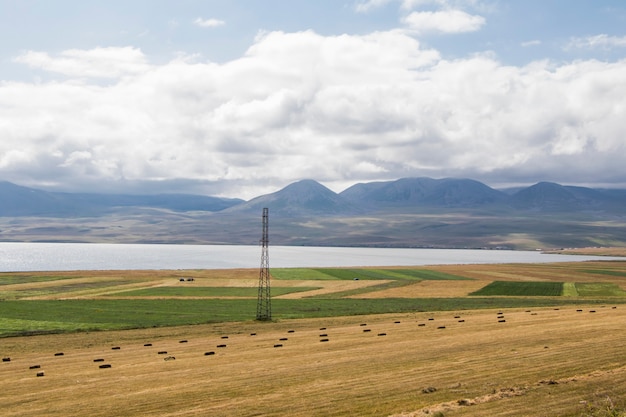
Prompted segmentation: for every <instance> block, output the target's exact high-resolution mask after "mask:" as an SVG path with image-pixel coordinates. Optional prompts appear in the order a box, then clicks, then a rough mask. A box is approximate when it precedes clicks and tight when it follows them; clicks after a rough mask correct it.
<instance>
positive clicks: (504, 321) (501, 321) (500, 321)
mask: <svg viewBox="0 0 626 417" xmlns="http://www.w3.org/2000/svg"><path fill="white" fill-rule="evenodd" d="M498 323H506V320H504V319H502V320H498Z"/></svg>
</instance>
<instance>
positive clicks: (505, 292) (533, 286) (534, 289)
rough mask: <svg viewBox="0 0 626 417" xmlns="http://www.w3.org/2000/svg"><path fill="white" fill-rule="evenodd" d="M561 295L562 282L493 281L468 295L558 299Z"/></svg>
mask: <svg viewBox="0 0 626 417" xmlns="http://www.w3.org/2000/svg"><path fill="white" fill-rule="evenodd" d="M562 293H563V283H562V282H552V281H550V282H543V281H539V282H517V281H494V282H492V283H490V284H488V285H486V286H484V287H483V288H481V289H480V290H478V291H475V292H473V293H471V294H470V295H479V296H522V297H558V296H560V295H561V294H562Z"/></svg>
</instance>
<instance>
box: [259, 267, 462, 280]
mask: <svg viewBox="0 0 626 417" xmlns="http://www.w3.org/2000/svg"><path fill="white" fill-rule="evenodd" d="M271 274H272V277H273V278H275V279H279V280H280V279H284V280H289V279H292V280H354V279H359V280H409V281H423V280H466V279H469V278H465V277H461V276H458V275H451V274H447V273H445V272H439V271H433V270H429V269H369V268H368V269H361V268H352V269H350V268H278V269H272V272H271Z"/></svg>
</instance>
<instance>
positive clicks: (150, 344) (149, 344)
mask: <svg viewBox="0 0 626 417" xmlns="http://www.w3.org/2000/svg"><path fill="white" fill-rule="evenodd" d="M144 346H152V343H146V344H145V345H144Z"/></svg>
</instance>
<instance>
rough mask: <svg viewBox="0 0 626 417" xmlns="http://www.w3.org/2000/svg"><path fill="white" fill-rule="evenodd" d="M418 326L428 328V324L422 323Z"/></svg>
mask: <svg viewBox="0 0 626 417" xmlns="http://www.w3.org/2000/svg"><path fill="white" fill-rule="evenodd" d="M417 326H418V327H424V326H426V323H420V324H418V325H417Z"/></svg>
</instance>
